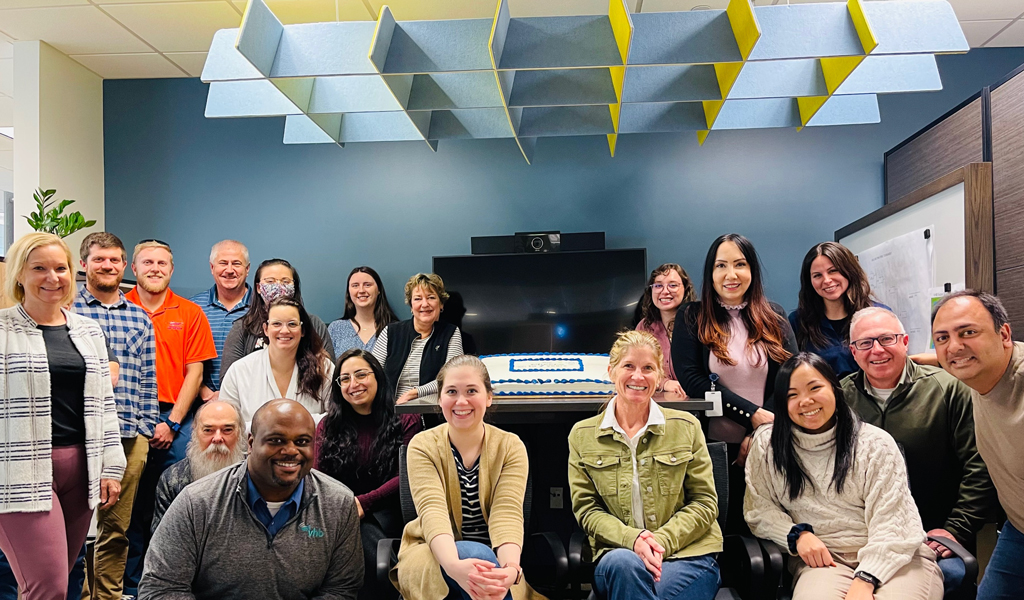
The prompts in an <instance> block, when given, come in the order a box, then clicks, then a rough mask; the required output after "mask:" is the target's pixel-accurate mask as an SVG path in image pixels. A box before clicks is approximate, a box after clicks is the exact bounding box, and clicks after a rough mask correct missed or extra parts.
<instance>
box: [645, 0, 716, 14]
mask: <svg viewBox="0 0 1024 600" xmlns="http://www.w3.org/2000/svg"><path fill="white" fill-rule="evenodd" d="M728 4H729V0H644V2H643V5H642V6H641V7H640V12H642V13H652V12H679V11H686V10H706V9H709V8H713V9H724V8H725V7H726V6H727V5H728Z"/></svg>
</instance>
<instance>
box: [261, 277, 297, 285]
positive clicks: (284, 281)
mask: <svg viewBox="0 0 1024 600" xmlns="http://www.w3.org/2000/svg"><path fill="white" fill-rule="evenodd" d="M260 283H265V284H267V285H274V284H275V283H280V284H281V285H289V284H290V283H292V279H291V277H282V278H281V279H274V278H273V277H264V278H263V279H260Z"/></svg>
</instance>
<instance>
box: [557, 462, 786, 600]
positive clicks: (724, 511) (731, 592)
mask: <svg viewBox="0 0 1024 600" xmlns="http://www.w3.org/2000/svg"><path fill="white" fill-rule="evenodd" d="M708 453H709V454H710V455H711V465H712V471H713V473H714V477H715V491H716V492H717V493H718V526H719V527H721V528H722V530H723V531H724V530H725V521H726V517H727V515H728V514H729V457H728V453H727V450H726V445H725V442H710V443H709V444H708ZM590 554H591V552H590V544H589V541H588V539H587V534H586V533H584V532H583V531H582V530H581V529H577V530H576V531H575V532H573V534H572V538H571V539H570V540H569V585H570V589H571V590H572V592H571V593H572V595H573V599H574V600H575V599H576V598H581V597H582V595H581V593H580V584H581V583H583V582H590V583H591V584H593V581H594V563H593V559H592V557H591V555H590ZM718 566H719V569H720V571H721V573H722V587H721V588H719V590H718V594H717V595H716V596H715V600H741V599H742V600H768V598H769V595H768V594H767V592H770V591H773V588H771V587H769V586H767V585H766V582H765V579H764V575H765V566H764V556H763V554H762V550H761V547H760V546H759V545H758V543H757V541H755V540H754V539H753V538H750V537H746V536H739V535H728V536H725V545H724V550H723V552H722V553H721V554H719V555H718ZM588 598H589V600H598V598H597V594H596V593H595V592H593V591H591V592H590V595H589V597H588Z"/></svg>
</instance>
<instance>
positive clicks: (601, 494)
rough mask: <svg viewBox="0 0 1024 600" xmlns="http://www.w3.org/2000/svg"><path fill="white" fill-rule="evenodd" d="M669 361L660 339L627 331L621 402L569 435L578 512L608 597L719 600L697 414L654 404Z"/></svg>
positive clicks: (617, 349)
mask: <svg viewBox="0 0 1024 600" xmlns="http://www.w3.org/2000/svg"><path fill="white" fill-rule="evenodd" d="M662 364H663V362H662V356H661V345H660V343H659V342H658V340H657V339H656V338H655V337H654V336H652V335H650V334H648V333H646V332H642V331H627V332H624V333H622V334H620V335H619V337H618V339H617V340H616V341H615V345H613V346H612V349H611V352H609V353H608V375H609V377H610V378H611V380H612V382H614V384H615V397H614V398H612V399H611V401H609V402H608V407H607V409H605V410H604V411H602V413H601V414H599V415H597V416H594V417H591V418H589V419H586V420H584V421H580V422H579V423H577V424H576V425H574V426H573V428H572V431H571V432H570V433H569V493H570V495H571V496H572V510H573V513H574V514H575V515H576V520H577V521H578V522H579V524H580V527H581V528H583V531H585V532H586V533H587V535H588V536H589V537H590V544H591V547H592V549H593V555H594V557H595V559H596V560H597V565H596V567H595V569H594V587H595V589H596V590H597V592H598V594H599V595H600V596H601V597H603V598H606V599H608V600H642V599H647V600H655V599H660V600H670V599H671V600H684V599H686V600H711V599H712V598H714V597H715V594H716V593H717V592H718V585H719V583H720V577H719V572H718V563H717V562H716V561H715V557H714V554H715V553H717V552H721V551H722V531H721V530H720V529H719V527H718V522H717V521H716V518H717V517H718V497H717V496H716V494H715V480H714V475H713V474H712V467H711V456H710V455H709V454H708V449H707V445H706V444H705V442H704V434H703V433H702V432H701V429H700V423H699V422H698V421H697V419H696V418H695V417H693V416H692V415H690V414H689V413H686V412H682V411H677V410H671V409H668V408H661V407H659V406H658V404H657V403H656V402H654V400H653V399H652V397H653V395H654V391H655V389H657V387H658V383H659V382H660V381H661V379H662V378H663V377H664V372H663V370H662ZM628 482H632V485H631V486H630V485H629V483H628ZM620 486H622V488H625V487H627V486H628V487H630V488H631V490H632V491H631V493H630V494H629V495H626V496H624V495H623V494H622V491H623V489H620ZM624 499H628V501H624Z"/></svg>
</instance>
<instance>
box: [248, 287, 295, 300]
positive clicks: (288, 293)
mask: <svg viewBox="0 0 1024 600" xmlns="http://www.w3.org/2000/svg"><path fill="white" fill-rule="evenodd" d="M257 290H258V291H259V293H260V296H262V297H263V301H264V302H266V303H267V304H270V303H271V302H273V301H274V300H277V299H278V298H291V297H293V296H295V284H294V283H262V282H261V283H260V284H259V286H258V287H257Z"/></svg>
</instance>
